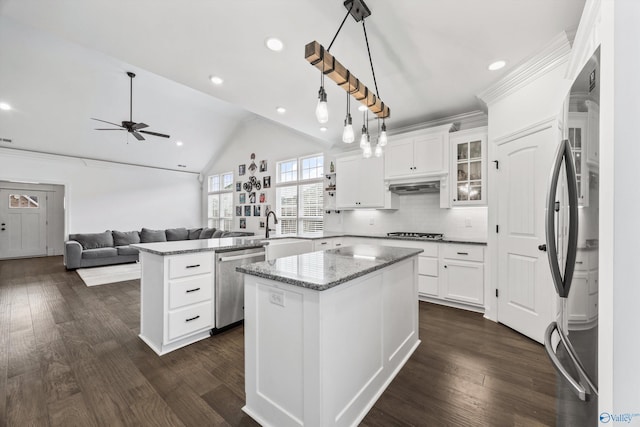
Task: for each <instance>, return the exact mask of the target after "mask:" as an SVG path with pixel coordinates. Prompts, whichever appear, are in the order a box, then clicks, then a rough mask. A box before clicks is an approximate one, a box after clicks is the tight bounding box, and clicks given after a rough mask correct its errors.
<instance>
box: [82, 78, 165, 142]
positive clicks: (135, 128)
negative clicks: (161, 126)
mask: <svg viewBox="0 0 640 427" xmlns="http://www.w3.org/2000/svg"><path fill="white" fill-rule="evenodd" d="M127 76H129V120H123V121H122V124H121V125H119V124H117V123H112V122H108V121H106V120H101V119H96V118H93V117H91V120H96V121H98V122H103V123H108V124H110V125H113V126H117V128H97V129H96V130H126V131H127V132H129V133H130V134H132V135H133V136H134V137H135V138H136V139H137V140H138V141H144V140H145V138H144V136H142V135H141V134H143V133H144V134H147V135H153V136H158V137H160V138H170V136H169V135H167V134H164V133H159V132H151V131H148V130H141V129H144V128H148V127H149V125H147V124H146V123H142V122H140V123H136V122H134V121H133V79H134V77H135V76H136V75H135V73H132V72H131V71H127Z"/></svg>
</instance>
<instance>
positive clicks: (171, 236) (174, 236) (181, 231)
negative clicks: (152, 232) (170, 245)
mask: <svg viewBox="0 0 640 427" xmlns="http://www.w3.org/2000/svg"><path fill="white" fill-rule="evenodd" d="M164 233H165V235H166V236H167V242H173V241H176V240H187V239H188V238H189V232H188V231H187V229H186V228H167V229H166V230H164Z"/></svg>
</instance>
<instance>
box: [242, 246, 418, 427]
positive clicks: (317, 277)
mask: <svg viewBox="0 0 640 427" xmlns="http://www.w3.org/2000/svg"><path fill="white" fill-rule="evenodd" d="M420 252H422V250H421V249H409V248H393V247H386V246H369V245H356V246H349V247H343V248H340V249H332V250H327V251H321V252H312V253H306V254H302V255H296V256H291V257H286V258H279V259H277V260H274V261H266V262H260V263H254V264H248V265H244V266H241V267H238V268H237V271H240V272H242V273H245V330H244V333H245V391H246V406H245V407H244V408H243V410H244V411H245V412H246V413H247V414H248V415H250V416H251V417H252V418H253V419H254V420H256V421H257V422H259V423H260V424H261V425H263V426H273V427H276V426H277V427H287V426H353V425H357V424H358V423H359V422H360V421H361V420H362V419H363V418H364V416H365V415H366V414H367V412H368V411H369V409H371V407H372V406H373V405H374V403H375V402H376V400H377V399H378V397H379V396H380V395H381V394H382V392H383V391H384V390H385V388H386V387H387V386H388V385H389V383H390V382H391V381H392V380H393V378H394V377H395V376H396V374H397V373H398V372H399V370H400V369H401V368H402V366H403V365H404V364H405V363H406V361H407V360H408V359H409V357H410V356H411V354H412V353H413V351H414V350H415V349H416V348H417V346H418V345H419V344H420V340H419V338H418V254H419V253H420Z"/></svg>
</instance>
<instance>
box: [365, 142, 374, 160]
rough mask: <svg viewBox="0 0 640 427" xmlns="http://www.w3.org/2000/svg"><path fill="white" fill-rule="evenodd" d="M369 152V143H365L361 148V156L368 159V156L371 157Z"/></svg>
mask: <svg viewBox="0 0 640 427" xmlns="http://www.w3.org/2000/svg"><path fill="white" fill-rule="evenodd" d="M371 154H373V153H372V151H371V144H367V145H366V146H365V147H364V149H363V150H362V157H364V158H365V159H368V158H369V157H371Z"/></svg>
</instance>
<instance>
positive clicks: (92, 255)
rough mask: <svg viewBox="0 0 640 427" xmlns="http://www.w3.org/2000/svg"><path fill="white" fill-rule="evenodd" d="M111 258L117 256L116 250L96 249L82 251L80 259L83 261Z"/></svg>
mask: <svg viewBox="0 0 640 427" xmlns="http://www.w3.org/2000/svg"><path fill="white" fill-rule="evenodd" d="M112 256H118V250H117V249H116V248H97V249H86V250H84V251H82V258H84V259H96V258H109V257H112Z"/></svg>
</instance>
